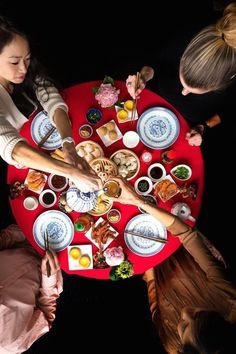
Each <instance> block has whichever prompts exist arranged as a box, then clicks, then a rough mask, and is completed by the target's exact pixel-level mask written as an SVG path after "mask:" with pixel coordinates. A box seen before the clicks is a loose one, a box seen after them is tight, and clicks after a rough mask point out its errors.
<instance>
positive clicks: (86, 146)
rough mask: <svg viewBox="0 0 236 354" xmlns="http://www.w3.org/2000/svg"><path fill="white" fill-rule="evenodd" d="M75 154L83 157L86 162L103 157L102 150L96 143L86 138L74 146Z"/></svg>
mask: <svg viewBox="0 0 236 354" xmlns="http://www.w3.org/2000/svg"><path fill="white" fill-rule="evenodd" d="M75 149H76V151H77V154H78V155H79V156H80V157H82V158H84V159H85V160H86V161H87V162H88V163H90V162H91V161H92V160H94V159H97V158H100V157H103V156H104V151H103V149H102V148H101V146H100V145H99V144H98V143H95V142H94V141H92V140H86V141H83V142H81V143H79V144H78V145H76V147H75Z"/></svg>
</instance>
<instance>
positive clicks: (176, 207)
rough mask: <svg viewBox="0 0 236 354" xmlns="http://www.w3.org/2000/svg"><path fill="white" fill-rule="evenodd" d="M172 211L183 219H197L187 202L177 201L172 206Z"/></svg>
mask: <svg viewBox="0 0 236 354" xmlns="http://www.w3.org/2000/svg"><path fill="white" fill-rule="evenodd" d="M171 213H172V214H174V215H176V216H178V217H179V218H180V219H182V220H187V219H188V220H191V221H193V222H195V221H196V219H195V218H194V217H193V216H192V215H191V209H190V207H189V206H188V204H186V203H181V202H177V203H175V204H173V206H172V208H171Z"/></svg>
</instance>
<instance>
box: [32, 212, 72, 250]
mask: <svg viewBox="0 0 236 354" xmlns="http://www.w3.org/2000/svg"><path fill="white" fill-rule="evenodd" d="M45 229H47V232H48V241H49V247H50V248H52V249H53V250H54V251H56V252H59V251H62V250H64V249H65V248H66V247H67V246H69V245H70V243H71V241H72V240H73V237H74V225H73V223H72V221H71V219H70V218H69V217H68V216H67V215H65V214H64V213H62V212H61V211H59V210H47V211H45V212H44V213H42V214H40V215H39V216H38V217H37V219H36V220H35V222H34V225H33V235H34V239H35V242H36V243H37V244H38V245H39V247H41V248H42V249H44V241H43V235H44V232H45Z"/></svg>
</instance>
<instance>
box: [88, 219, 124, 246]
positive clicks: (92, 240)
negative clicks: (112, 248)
mask: <svg viewBox="0 0 236 354" xmlns="http://www.w3.org/2000/svg"><path fill="white" fill-rule="evenodd" d="M102 221H104V219H103V218H99V219H98V220H97V221H96V223H95V226H97V225H98V224H100V223H101V222H102ZM109 229H110V230H111V231H115V234H114V236H115V237H117V236H118V235H119V233H118V232H117V231H116V230H115V229H114V227H112V226H111V225H109ZM85 236H86V237H87V238H88V239H89V240H90V241H91V242H92V243H93V244H94V245H95V246H97V248H100V247H99V244H98V243H97V242H96V240H94V239H92V228H90V229H89V230H88V231H87V232H86V234H85ZM112 241H113V238H111V237H109V238H108V239H107V242H106V243H102V244H101V245H102V249H103V251H104V250H105V249H106V248H107V247H108V246H109V245H110V243H111V242H112Z"/></svg>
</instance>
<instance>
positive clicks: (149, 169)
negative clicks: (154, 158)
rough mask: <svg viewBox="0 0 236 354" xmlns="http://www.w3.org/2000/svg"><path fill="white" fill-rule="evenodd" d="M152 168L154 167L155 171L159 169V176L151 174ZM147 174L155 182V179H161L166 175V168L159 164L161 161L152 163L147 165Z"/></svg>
mask: <svg viewBox="0 0 236 354" xmlns="http://www.w3.org/2000/svg"><path fill="white" fill-rule="evenodd" d="M153 168H156V169H157V171H158V170H159V171H160V177H158V176H157V177H156V178H155V177H154V175H152V174H151V170H152V169H153ZM147 174H148V177H149V178H150V179H151V180H152V181H153V182H157V181H160V180H161V179H163V178H164V177H165V176H166V169H165V167H164V166H163V165H162V164H161V163H158V162H157V163H153V164H151V165H150V166H149V167H148V170H147Z"/></svg>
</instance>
